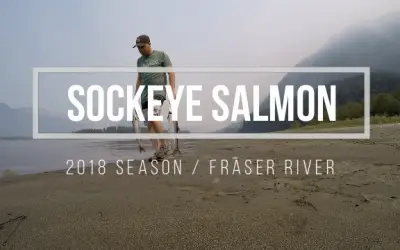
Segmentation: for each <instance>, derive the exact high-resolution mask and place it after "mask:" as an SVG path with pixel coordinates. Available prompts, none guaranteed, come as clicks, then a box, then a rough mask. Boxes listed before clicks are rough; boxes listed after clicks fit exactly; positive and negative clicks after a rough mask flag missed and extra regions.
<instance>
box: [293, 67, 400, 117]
mask: <svg viewBox="0 0 400 250" xmlns="http://www.w3.org/2000/svg"><path fill="white" fill-rule="evenodd" d="M370 83H371V85H370V115H371V116H400V76H399V75H397V74H394V73H380V72H379V73H372V74H371V79H370ZM327 85H336V105H337V108H336V120H338V121H341V120H347V119H358V118H362V117H364V77H363V76H355V77H351V78H347V79H344V80H341V81H335V82H332V83H329V84H327ZM315 101H317V100H315ZM315 103H316V102H315ZM307 107H308V98H307V97H305V98H304V108H305V111H304V113H305V114H308V110H307ZM323 113H324V120H327V118H328V115H327V112H326V110H324V111H323ZM296 120H297V121H296V123H300V124H302V125H314V124H318V123H321V121H318V117H315V119H314V120H312V121H310V122H307V123H304V122H300V121H299V119H296ZM322 122H323V121H322Z"/></svg>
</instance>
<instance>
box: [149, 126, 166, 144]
mask: <svg viewBox="0 0 400 250" xmlns="http://www.w3.org/2000/svg"><path fill="white" fill-rule="evenodd" d="M151 123H152V128H153V129H154V130H155V132H156V133H164V126H163V125H162V123H161V122H160V121H152V122H151ZM159 145H160V146H161V145H167V140H166V139H159Z"/></svg>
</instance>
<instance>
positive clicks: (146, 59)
mask: <svg viewBox="0 0 400 250" xmlns="http://www.w3.org/2000/svg"><path fill="white" fill-rule="evenodd" d="M137 66H138V67H172V63H171V60H170V59H169V56H168V55H167V53H165V52H164V51H158V50H153V52H152V53H151V55H149V56H141V57H140V58H139V59H138V60H137ZM140 74H141V80H142V85H144V86H145V88H144V89H143V92H142V96H141V102H142V104H143V103H144V102H146V101H147V99H148V90H147V86H148V85H167V84H168V78H167V73H157V72H154V73H144V72H141V73H140ZM154 95H159V96H162V97H164V98H165V99H166V89H165V88H164V89H163V90H162V91H155V92H154Z"/></svg>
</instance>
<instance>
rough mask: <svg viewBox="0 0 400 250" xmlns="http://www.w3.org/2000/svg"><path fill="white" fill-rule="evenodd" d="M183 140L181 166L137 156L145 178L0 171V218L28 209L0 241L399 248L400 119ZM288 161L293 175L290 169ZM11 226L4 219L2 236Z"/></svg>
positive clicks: (112, 169) (61, 245) (18, 244)
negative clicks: (367, 130) (308, 134)
mask: <svg viewBox="0 0 400 250" xmlns="http://www.w3.org/2000/svg"><path fill="white" fill-rule="evenodd" d="M189 147H192V148H188V149H186V151H187V153H184V155H183V157H181V158H176V159H175V161H176V163H178V164H179V160H181V162H180V163H181V165H180V166H181V173H178V172H177V173H176V174H174V173H173V171H172V170H173V168H171V172H170V174H169V175H163V174H162V173H160V172H159V173H158V174H155V175H152V174H151V171H153V172H154V168H152V166H151V165H150V164H149V163H148V162H143V163H145V167H146V170H147V173H148V175H147V176H145V175H143V172H142V175H139V170H140V166H139V164H140V162H137V161H133V162H132V163H130V165H131V167H130V168H129V169H128V168H127V163H126V162H125V164H124V166H123V168H122V169H123V170H124V172H123V173H122V174H120V175H119V174H118V171H121V168H120V167H118V166H116V165H115V164H114V165H112V164H111V165H108V166H107V167H106V173H105V174H104V175H101V174H99V173H97V174H94V175H91V174H90V172H88V171H87V172H86V173H85V174H84V175H77V174H76V173H77V171H76V170H74V171H73V172H74V173H75V175H71V176H69V175H66V173H65V171H56V172H49V173H42V174H35V175H26V176H16V177H5V178H2V179H0V223H2V222H5V221H7V220H8V219H11V218H14V217H16V216H19V215H26V216H27V219H26V220H23V221H22V222H21V224H20V225H19V227H18V228H17V229H16V230H15V232H14V233H13V234H12V235H11V237H10V238H9V239H8V243H7V244H6V245H5V246H4V247H3V248H4V249H396V248H398V247H399V246H400V192H399V190H400V129H399V127H398V126H397V127H396V126H384V127H379V126H377V127H373V129H372V139H371V140H314V141H307V140H296V141H294V140H290V141H284V140H254V141H243V140H219V141H218V140H213V141H212V140H204V141H198V142H197V143H196V145H191V146H189ZM184 151H185V150H183V152H184ZM235 159H237V162H236V165H235ZM246 160H247V161H246ZM257 160H258V161H257ZM285 160H286V161H285ZM297 160H299V173H297V168H296V165H297ZM303 160H305V162H304V161H303ZM310 160H311V161H310ZM173 161H174V160H169V162H170V163H171V165H170V166H171V167H173ZM197 162H198V164H197V167H196V171H195V172H194V174H193V169H194V167H195V165H196V163H197ZM250 162H252V163H251V164H250ZM257 162H258V169H257ZM290 162H291V163H292V172H290V171H289V168H286V172H285V164H286V166H289V165H288V164H289V163H290ZM226 163H228V166H227V168H221V164H226ZM304 163H305V164H306V166H308V167H310V168H309V172H308V173H307V172H306V169H304ZM268 164H269V165H268ZM272 164H273V165H272ZM327 164H328V166H327ZM210 165H211V166H215V167H214V168H211V169H212V172H211V174H210ZM156 166H157V167H158V169H159V171H161V168H160V164H159V165H156ZM223 166H225V167H226V165H223ZM316 166H318V168H317V169H316ZM268 167H269V168H268ZM143 169H144V168H143V167H142V170H143ZM221 169H222V171H223V175H221ZM227 169H228V174H227V173H226V170H227ZM128 170H129V171H130V172H131V173H134V175H128V174H127V171H128ZM235 170H236V171H235ZM250 170H251V172H250ZM239 171H240V172H241V175H239V174H238V173H239ZM317 173H318V174H317ZM17 225H18V221H16V222H12V223H9V224H6V225H4V226H3V227H2V228H1V227H0V244H3V242H4V241H5V240H7V238H8V237H9V235H10V234H11V233H12V231H13V230H14V228H16V226H17ZM0 248H2V246H1V245H0Z"/></svg>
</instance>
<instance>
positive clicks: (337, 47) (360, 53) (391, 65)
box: [224, 12, 400, 133]
mask: <svg viewBox="0 0 400 250" xmlns="http://www.w3.org/2000/svg"><path fill="white" fill-rule="evenodd" d="M399 41H400V13H399V12H397V13H393V14H390V15H387V16H384V17H381V18H379V19H377V20H376V21H375V22H373V23H367V24H361V25H359V26H354V27H351V28H349V29H347V30H344V31H343V32H342V33H340V34H337V35H335V36H333V37H332V38H331V39H330V40H329V42H328V43H326V44H325V45H324V46H322V47H321V48H320V49H319V50H318V51H317V52H316V53H314V54H312V55H310V56H308V57H306V58H305V59H303V60H302V61H301V62H299V63H298V64H297V65H296V66H299V67H370V68H371V74H375V73H378V72H379V74H381V73H384V72H387V73H389V74H391V73H400V42H399ZM355 76H361V74H357V75H355V74H350V73H318V74H317V73H288V74H286V75H285V76H284V77H283V78H282V80H281V81H280V82H279V90H280V92H281V93H283V91H284V88H285V86H287V85H293V86H295V91H296V87H299V86H301V85H303V84H309V85H312V86H314V87H315V86H317V85H322V84H328V83H332V82H335V81H342V80H344V79H346V78H350V77H355ZM347 82H349V81H347ZM349 101H351V98H350V100H349ZM269 108H270V105H269V97H267V98H266V99H265V100H264V101H263V102H262V103H261V104H260V114H261V115H269V113H270V112H269ZM251 117H253V114H251ZM290 124H291V122H257V121H248V122H246V121H244V122H243V124H242V126H241V128H239V129H238V130H236V131H238V132H242V133H243V132H244V133H249V132H273V131H279V130H283V129H286V128H288V127H289V126H290ZM233 127H238V125H234V126H229V127H227V128H225V129H224V130H225V131H231V130H232V128H233Z"/></svg>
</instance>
